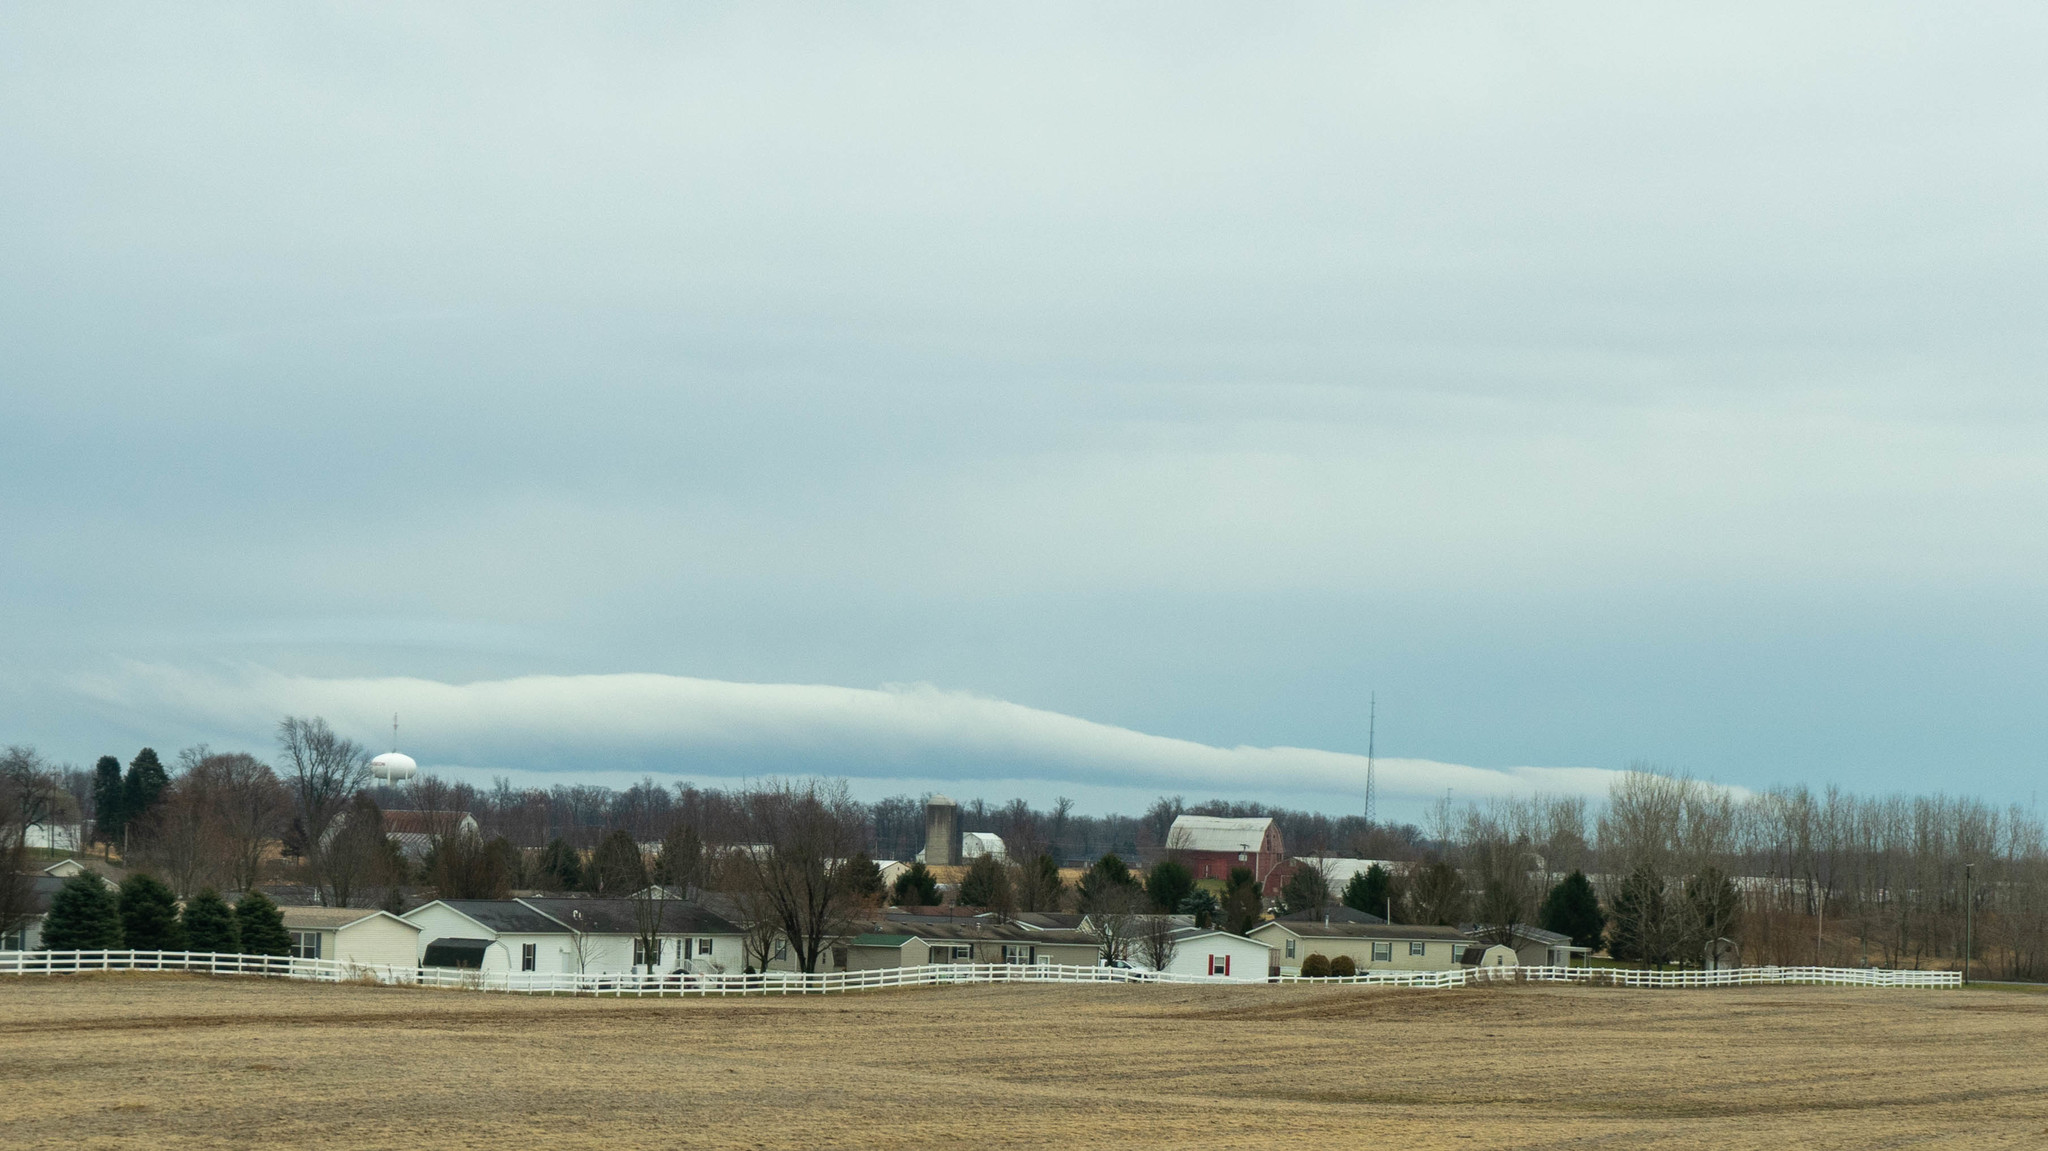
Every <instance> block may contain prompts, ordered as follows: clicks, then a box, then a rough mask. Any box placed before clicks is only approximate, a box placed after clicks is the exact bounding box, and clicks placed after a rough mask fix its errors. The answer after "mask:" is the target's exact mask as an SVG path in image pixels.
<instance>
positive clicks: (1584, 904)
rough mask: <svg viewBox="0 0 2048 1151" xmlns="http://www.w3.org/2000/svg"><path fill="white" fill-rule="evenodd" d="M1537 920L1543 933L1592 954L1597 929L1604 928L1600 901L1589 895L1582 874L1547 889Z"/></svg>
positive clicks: (1596, 945)
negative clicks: (1563, 937)
mask: <svg viewBox="0 0 2048 1151" xmlns="http://www.w3.org/2000/svg"><path fill="white" fill-rule="evenodd" d="M1537 919H1538V921H1539V922H1540V923H1541V925H1542V927H1543V930H1545V931H1555V932H1557V933H1558V934H1559V935H1569V936H1571V937H1572V945H1573V946H1575V947H1587V948H1592V949H1594V950H1598V949H1599V947H1600V932H1601V929H1602V928H1604V927H1606V926H1607V917H1606V916H1605V915H1602V914H1601V912H1600V897H1599V896H1597V895H1595V894H1593V885H1592V883H1591V882H1589V881H1588V880H1587V879H1586V873H1585V872H1583V871H1574V872H1572V873H1571V874H1570V875H1567V876H1565V877H1564V878H1563V879H1561V880H1559V881H1558V883H1557V886H1556V887H1553V888H1551V889H1550V894H1549V895H1546V896H1544V897H1543V910H1542V911H1541V912H1540V913H1539V914H1538V915H1537Z"/></svg>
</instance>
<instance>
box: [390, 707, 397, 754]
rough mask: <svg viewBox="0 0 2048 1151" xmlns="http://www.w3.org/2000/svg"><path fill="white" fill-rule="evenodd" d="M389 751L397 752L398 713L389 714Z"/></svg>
mask: <svg viewBox="0 0 2048 1151" xmlns="http://www.w3.org/2000/svg"><path fill="white" fill-rule="evenodd" d="M391 750H393V751H397V750H398V713H397V712H395V711H394V712H392V713H391Z"/></svg>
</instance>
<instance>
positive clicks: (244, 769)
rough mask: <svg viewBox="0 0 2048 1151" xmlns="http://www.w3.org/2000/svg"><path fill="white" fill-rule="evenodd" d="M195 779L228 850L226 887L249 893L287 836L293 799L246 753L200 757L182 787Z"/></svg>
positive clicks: (264, 764)
mask: <svg viewBox="0 0 2048 1151" xmlns="http://www.w3.org/2000/svg"><path fill="white" fill-rule="evenodd" d="M193 780H197V781H198V783H199V786H201V787H202V788H204V790H205V791H206V792H207V794H209V795H210V796H211V798H212V807H213V812H214V817H215V819H216V820H217V821H218V826H219V831H220V836H221V840H222V846H223V849H224V851H225V859H224V864H225V866H224V870H223V874H222V876H221V879H222V882H223V884H224V885H225V886H227V887H231V888H234V889H236V890H239V891H248V890H251V889H252V888H254V887H255V886H256V884H257V882H258V881H259V880H261V879H262V870H263V861H264V859H265V858H266V856H267V854H268V852H269V850H270V848H271V846H272V845H273V844H275V843H277V841H278V839H279V838H280V837H281V836H282V835H283V834H284V825H285V820H286V819H287V818H288V817H289V813H290V811H291V796H290V795H289V794H288V793H287V792H286V791H285V788H284V785H283V784H281V783H279V782H278V779H277V775H276V773H274V772H272V771H271V770H270V765H269V764H266V763H264V762H263V761H261V760H259V759H257V758H256V757H255V756H253V755H248V754H246V753H243V752H232V753H229V754H225V755H208V756H206V757H204V758H202V759H201V760H200V761H199V762H198V763H197V764H196V765H195V766H194V767H193V768H192V769H191V770H190V771H188V772H186V773H185V779H184V781H181V782H189V781H193Z"/></svg>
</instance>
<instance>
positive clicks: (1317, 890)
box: [1280, 862, 1330, 914]
mask: <svg viewBox="0 0 2048 1151" xmlns="http://www.w3.org/2000/svg"><path fill="white" fill-rule="evenodd" d="M1329 902H1330V880H1329V878H1328V877H1327V876H1325V875H1324V874H1323V872H1322V869H1321V868H1319V867H1317V866H1315V865H1314V864H1313V863H1307V862H1301V863H1296V864H1295V865H1294V870H1293V871H1291V872H1289V873H1288V875H1287V882H1286V883H1283V884H1281V885H1280V910H1281V912H1282V913H1283V914H1284V913H1287V912H1291V911H1319V910H1321V909H1322V908H1323V907H1324V906H1325V905H1327V904H1328V903H1329Z"/></svg>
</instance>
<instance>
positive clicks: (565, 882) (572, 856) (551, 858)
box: [539, 836, 583, 891]
mask: <svg viewBox="0 0 2048 1151" xmlns="http://www.w3.org/2000/svg"><path fill="white" fill-rule="evenodd" d="M539 870H540V876H539V879H540V882H541V883H542V884H543V885H544V886H545V887H547V888H548V889H549V890H550V891H581V890H583V860H582V857H580V856H578V855H577V854H576V849H575V848H573V847H570V846H569V843H568V841H567V840H565V839H563V838H561V837H560V836H556V837H555V838H554V839H551V840H549V841H548V845H547V846H546V847H544V848H541V852H540V867H539Z"/></svg>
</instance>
